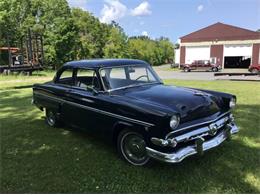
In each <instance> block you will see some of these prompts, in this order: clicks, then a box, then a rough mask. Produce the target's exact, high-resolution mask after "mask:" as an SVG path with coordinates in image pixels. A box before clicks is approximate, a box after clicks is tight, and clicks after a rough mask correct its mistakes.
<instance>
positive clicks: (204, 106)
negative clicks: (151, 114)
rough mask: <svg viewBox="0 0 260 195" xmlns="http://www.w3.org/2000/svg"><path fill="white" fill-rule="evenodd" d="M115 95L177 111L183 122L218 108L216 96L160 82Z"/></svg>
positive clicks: (205, 114)
mask: <svg viewBox="0 0 260 195" xmlns="http://www.w3.org/2000/svg"><path fill="white" fill-rule="evenodd" d="M116 95H119V96H123V97H126V98H127V99H125V101H129V102H131V101H135V102H136V101H137V100H138V102H139V103H142V102H143V103H144V104H145V106H147V105H153V106H156V107H158V108H160V109H162V110H164V111H166V112H167V111H168V112H169V111H170V112H177V113H179V114H180V116H181V118H182V121H183V122H185V121H189V120H194V119H198V118H202V117H206V116H209V115H212V114H214V113H216V112H218V111H219V110H220V108H219V106H218V105H217V102H216V97H213V96H212V95H211V94H209V93H206V92H202V91H199V90H196V89H190V88H184V87H175V86H167V85H162V84H160V85H143V86H138V87H133V88H127V89H124V90H119V91H117V92H116ZM169 114H172V113H169Z"/></svg>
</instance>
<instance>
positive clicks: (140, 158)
mask: <svg viewBox="0 0 260 195" xmlns="http://www.w3.org/2000/svg"><path fill="white" fill-rule="evenodd" d="M117 149H118V152H119V153H120V155H121V156H122V157H123V158H124V159H125V160H126V161H127V162H129V163H130V164H132V165H136V166H143V165H145V164H147V163H148V162H149V161H150V157H149V156H147V153H146V143H145V140H144V138H143V136H142V135H141V134H139V133H137V132H134V131H131V130H123V131H122V132H120V134H119V136H118V139H117Z"/></svg>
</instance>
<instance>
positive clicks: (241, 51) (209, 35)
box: [176, 23, 260, 68]
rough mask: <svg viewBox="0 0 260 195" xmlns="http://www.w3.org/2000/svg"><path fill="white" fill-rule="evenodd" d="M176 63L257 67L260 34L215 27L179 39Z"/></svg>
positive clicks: (219, 26)
mask: <svg viewBox="0 0 260 195" xmlns="http://www.w3.org/2000/svg"><path fill="white" fill-rule="evenodd" d="M179 52H180V53H179V55H178V52H177V56H178V58H179V59H176V60H177V63H178V62H179V63H180V64H190V63H192V62H193V61H194V60H211V62H213V63H215V62H216V63H218V64H220V65H221V66H222V68H248V67H249V65H250V64H260V32H256V31H251V30H247V29H243V28H239V27H235V26H231V25H227V24H223V23H216V24H213V25H210V26H208V27H206V28H203V29H200V30H198V31H195V32H192V33H190V34H188V35H185V36H183V37H181V38H180V50H179Z"/></svg>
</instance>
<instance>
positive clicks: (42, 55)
mask: <svg viewBox="0 0 260 195" xmlns="http://www.w3.org/2000/svg"><path fill="white" fill-rule="evenodd" d="M40 44H41V62H42V65H44V51H43V40H42V35H41V36H40Z"/></svg>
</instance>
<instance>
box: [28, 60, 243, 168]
mask: <svg viewBox="0 0 260 195" xmlns="http://www.w3.org/2000/svg"><path fill="white" fill-rule="evenodd" d="M32 102H33V103H34V104H35V105H36V106H37V107H38V108H40V109H41V110H45V113H46V122H47V124H48V125H49V126H51V127H55V126H57V125H58V124H59V123H61V122H62V123H66V124H69V125H72V126H73V127H77V128H80V129H83V130H86V131H90V132H94V133H96V134H99V135H102V136H103V137H104V139H107V140H111V141H112V142H113V143H115V145H116V146H117V149H118V152H119V154H120V155H121V156H122V158H123V159H125V160H126V161H128V162H129V163H131V164H133V165H145V164H146V163H148V162H149V161H150V160H151V159H157V160H161V161H164V162H170V163H177V162H180V161H182V160H183V159H184V158H186V157H188V156H191V155H194V154H203V152H204V151H206V150H209V149H211V148H214V147H217V146H218V145H220V144H221V143H222V142H224V141H225V140H229V139H230V138H231V136H232V134H235V133H237V132H238V127H237V126H236V124H235V122H234V117H233V115H232V113H231V112H232V109H233V108H234V107H235V105H236V97H235V96H234V95H231V94H227V93H222V92H216V91H209V90H199V89H193V88H186V87H176V86H167V85H164V84H163V82H162V81H161V80H160V78H159V77H158V76H157V74H156V73H155V72H154V71H153V69H152V68H151V66H150V65H149V64H147V63H146V62H144V61H141V60H128V59H97V60H81V61H72V62H68V63H66V64H65V65H63V66H62V67H61V68H60V69H59V70H58V71H57V74H56V76H55V77H54V79H53V81H50V82H47V83H44V84H35V85H34V87H33V100H32Z"/></svg>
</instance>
